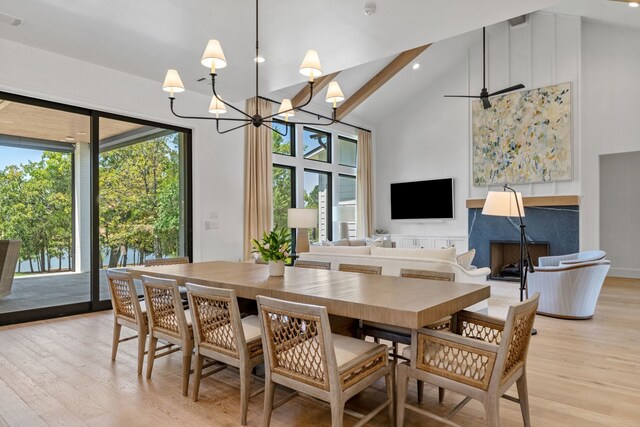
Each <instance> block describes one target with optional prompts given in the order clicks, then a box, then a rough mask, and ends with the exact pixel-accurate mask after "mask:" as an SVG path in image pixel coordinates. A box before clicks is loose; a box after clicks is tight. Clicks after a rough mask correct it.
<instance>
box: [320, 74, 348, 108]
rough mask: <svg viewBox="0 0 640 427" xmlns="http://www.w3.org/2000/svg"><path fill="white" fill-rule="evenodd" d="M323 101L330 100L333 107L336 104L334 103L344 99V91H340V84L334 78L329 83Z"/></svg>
mask: <svg viewBox="0 0 640 427" xmlns="http://www.w3.org/2000/svg"><path fill="white" fill-rule="evenodd" d="M325 101H327V102H332V103H333V106H334V107H335V106H336V103H338V102H342V101H344V93H342V89H340V85H339V84H338V82H337V81H335V80H334V81H332V82H330V83H329V88H328V89H327V96H326V97H325Z"/></svg>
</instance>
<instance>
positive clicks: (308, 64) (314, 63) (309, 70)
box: [300, 49, 322, 82]
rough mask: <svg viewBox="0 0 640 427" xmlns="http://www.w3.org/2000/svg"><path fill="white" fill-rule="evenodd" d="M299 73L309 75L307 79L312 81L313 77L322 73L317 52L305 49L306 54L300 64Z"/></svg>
mask: <svg viewBox="0 0 640 427" xmlns="http://www.w3.org/2000/svg"><path fill="white" fill-rule="evenodd" d="M300 74H302V75H303V76H307V77H309V81H311V82H312V81H313V79H314V78H315V77H320V76H321V75H322V65H320V57H319V56H318V52H316V51H315V50H313V49H311V50H308V51H307V54H306V55H305V56H304V59H303V60H302V64H300Z"/></svg>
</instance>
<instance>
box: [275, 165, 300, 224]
mask: <svg viewBox="0 0 640 427" xmlns="http://www.w3.org/2000/svg"><path fill="white" fill-rule="evenodd" d="M294 181H295V168H292V167H290V166H282V165H273V227H274V228H287V210H288V209H289V208H294V207H295V206H296V205H295V184H294Z"/></svg>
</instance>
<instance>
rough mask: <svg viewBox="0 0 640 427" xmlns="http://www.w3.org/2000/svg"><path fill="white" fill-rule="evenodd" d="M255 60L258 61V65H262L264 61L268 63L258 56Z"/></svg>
mask: <svg viewBox="0 0 640 427" xmlns="http://www.w3.org/2000/svg"><path fill="white" fill-rule="evenodd" d="M253 60H254V61H256V62H257V63H258V64H261V63H263V62H264V61H266V59H264V57H263V56H256V57H255V58H253Z"/></svg>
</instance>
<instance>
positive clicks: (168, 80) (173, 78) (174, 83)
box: [162, 70, 184, 93]
mask: <svg viewBox="0 0 640 427" xmlns="http://www.w3.org/2000/svg"><path fill="white" fill-rule="evenodd" d="M162 90H164V91H165V92H172V93H173V92H184V85H183V84H182V79H181V78H180V74H178V70H167V75H166V76H165V78H164V83H162Z"/></svg>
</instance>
